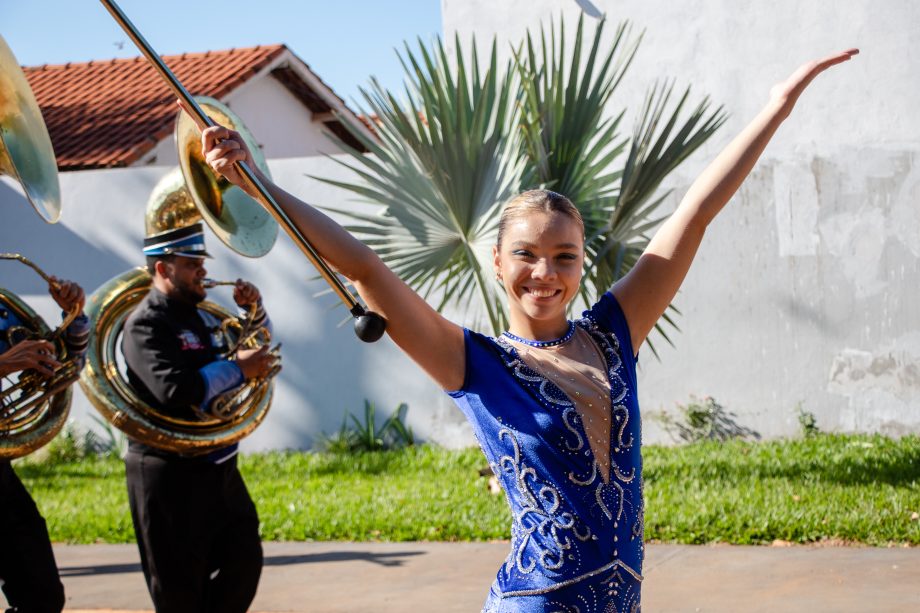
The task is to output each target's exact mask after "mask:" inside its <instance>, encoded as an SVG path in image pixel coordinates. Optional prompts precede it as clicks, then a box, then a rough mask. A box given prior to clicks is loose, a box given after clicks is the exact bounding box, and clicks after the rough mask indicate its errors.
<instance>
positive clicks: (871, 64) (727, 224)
mask: <svg viewBox="0 0 920 613" xmlns="http://www.w3.org/2000/svg"><path fill="white" fill-rule="evenodd" d="M441 5H442V16H443V23H444V36H445V41H447V43H448V45H449V46H450V47H452V46H453V40H454V38H453V37H454V32H455V31H456V32H459V33H460V38H461V40H463V41H468V40H469V39H470V36H471V35H472V34H475V36H476V39H477V40H478V41H479V43H480V45H483V44H484V43H487V42H489V41H490V40H491V39H492V37H493V36H494V37H496V39H497V40H498V45H499V47H498V48H499V51H500V53H501V54H502V56H503V57H505V58H507V57H508V54H509V52H510V51H509V50H510V47H511V43H513V42H516V41H518V40H519V39H520V37H521V35H522V34H523V32H524V31H525V29H526V28H528V27H531V28H533V27H537V26H538V25H539V23H540V22H541V20H543V21H547V20H548V19H549V18H550V17H551V16H552V17H556V18H558V16H559V15H560V14H561V15H563V16H564V18H565V19H566V21H567V23H569V24H570V25H574V23H575V20H576V19H577V17H578V15H579V13H581V12H582V11H584V12H585V14H586V15H588V21H589V23H590V22H592V21H594V20H595V19H596V17H597V16H599V15H601V14H604V13H606V14H607V16H608V19H609V21H610V22H612V23H610V24H608V34H609V32H610V31H612V30H613V27H612V26H613V25H615V24H616V23H617V22H619V21H620V20H622V19H629V20H630V21H631V22H632V24H633V26H634V28H635V29H636V31H639V30H642V29H644V30H645V36H644V40H643V42H642V45H641V47H640V50H639V54H638V57H637V58H636V61H635V62H634V64H633V66H632V68H631V69H630V72H629V74H628V75H627V77H626V80H625V81H624V83H623V85H622V87H621V89H620V90H619V93H618V95H617V100H616V102H615V104H616V107H615V108H616V109H619V108H620V107H622V106H627V107H631V108H633V109H634V110H635V109H637V108H638V106H639V105H640V104H641V101H642V99H643V96H644V93H645V91H646V89H647V88H648V87H649V85H650V84H651V83H652V82H653V81H654V80H655V79H657V78H664V77H668V78H674V79H675V80H676V82H677V85H678V88H682V87H683V86H685V85H692V87H693V90H692V91H693V93H694V94H695V95H697V96H701V95H703V94H708V95H710V96H712V98H713V99H714V100H715V102H716V103H718V104H723V105H725V108H726V110H727V111H728V112H729V113H730V114H731V116H730V118H729V121H728V122H727V124H726V125H725V126H724V127H723V128H722V130H721V131H720V132H719V133H718V134H717V135H716V136H715V137H714V138H713V139H712V140H711V142H710V144H708V145H707V146H706V148H705V149H704V150H701V151H699V152H697V153H696V154H695V155H694V156H693V157H692V158H691V159H690V160H689V161H688V162H687V163H686V164H685V165H684V166H683V167H681V168H680V169H679V170H678V171H677V172H676V173H675V174H674V175H672V178H671V180H670V181H669V185H668V186H669V187H672V188H674V190H675V195H674V196H672V197H671V198H669V200H668V202H667V203H666V207H671V208H673V207H674V206H675V205H676V203H677V199H678V198H679V195H680V194H682V193H683V192H684V191H685V190H686V188H687V187H688V186H689V184H690V183H691V182H692V180H693V177H694V176H695V175H696V173H697V172H699V170H701V169H702V167H703V166H704V165H705V163H706V162H707V161H708V160H709V159H711V158H712V157H713V156H714V154H715V152H716V151H717V150H718V149H719V148H721V147H722V146H724V145H725V144H726V143H727V142H728V140H729V139H730V138H731V137H732V136H733V135H734V134H735V133H737V132H738V131H739V130H740V129H741V127H742V126H743V125H744V123H745V122H746V121H747V120H749V119H750V118H751V117H752V116H753V115H754V114H755V113H756V112H757V111H758V110H759V108H760V106H761V105H762V104H763V102H764V101H765V100H766V96H767V92H768V91H769V88H770V86H771V85H772V84H773V83H774V82H776V81H777V80H779V79H781V78H783V77H785V76H786V75H787V74H789V73H790V72H791V71H792V70H793V69H794V68H795V67H796V66H797V65H798V64H799V63H801V62H802V61H805V60H808V59H811V58H813V57H820V56H821V55H824V54H827V53H829V52H832V51H837V50H841V49H845V48H847V47H851V46H858V47H860V48H861V50H862V53H861V55H860V56H858V57H857V58H856V59H855V60H854V61H853V62H851V63H849V64H847V65H845V66H841V67H838V68H837V69H836V70H834V71H832V72H829V73H828V74H825V75H822V76H821V77H820V78H819V80H818V81H816V82H815V83H814V84H813V86H812V87H811V88H810V89H809V91H808V92H807V93H806V94H805V96H804V97H803V98H802V100H801V101H800V104H799V107H798V108H797V109H796V111H795V113H794V114H793V116H792V118H791V119H790V120H789V121H788V122H787V123H786V125H784V126H783V127H782V128H781V129H780V131H779V133H778V134H777V136H776V137H775V139H774V141H773V142H772V143H771V144H770V146H769V147H768V149H767V151H766V153H765V154H764V156H763V158H762V160H761V162H760V163H759V164H758V165H757V167H756V168H755V170H754V172H753V174H752V175H751V177H750V178H749V179H748V181H747V182H746V183H745V184H744V186H743V187H742V188H741V190H740V191H739V193H738V194H737V195H736V197H735V198H734V199H733V201H732V202H731V203H730V204H729V206H728V208H727V209H726V211H725V212H724V213H723V214H722V215H721V216H720V217H719V218H718V219H717V220H716V221H715V222H714V223H713V224H712V226H711V229H710V230H709V232H708V233H707V237H706V240H705V242H704V245H703V247H702V249H701V251H700V253H699V255H698V256H697V259H696V262H695V264H694V266H693V269H692V270H691V272H690V275H689V277H688V278H687V280H686V282H685V283H684V286H683V289H682V290H681V292H680V294H679V295H678V297H677V299H676V301H675V303H676V305H677V306H678V307H679V308H680V310H681V311H682V315H681V316H680V317H679V324H680V327H681V332H680V333H677V334H675V335H673V339H674V344H675V347H674V348H670V347H667V346H664V347H663V348H662V351H661V361H660V362H658V361H656V360H655V358H654V357H653V356H652V355H651V354H650V353H649V352H648V351H647V350H643V352H642V354H641V364H642V366H641V374H640V399H641V402H642V405H643V407H644V409H645V411H646V413H648V412H654V411H659V410H662V409H663V410H673V409H674V406H675V403H683V402H686V401H687V400H688V399H689V398H690V396H691V395H697V396H705V395H711V396H713V397H715V398H716V399H717V400H718V401H719V402H721V403H722V404H724V405H725V406H726V407H727V408H728V409H729V410H731V411H734V412H735V413H737V414H738V416H739V421H740V422H741V423H743V424H745V425H748V426H750V427H753V428H755V429H756V430H758V431H760V432H761V433H762V434H764V435H768V436H776V435H790V434H794V433H796V431H797V430H798V423H797V419H796V407H797V406H801V407H802V408H804V409H805V410H808V411H812V412H814V413H815V414H816V415H817V418H818V425H819V427H821V428H823V429H828V430H847V431H848V430H861V431H866V430H868V431H882V432H888V433H903V432H909V431H910V432H917V431H918V430H920V247H918V244H920V243H918V239H920V166H918V162H920V117H918V114H917V113H916V112H915V110H914V107H915V105H916V101H917V100H918V99H920V73H918V72H917V70H916V67H917V66H918V65H920V48H918V44H917V43H918V42H920V30H918V25H920V4H918V3H916V2H912V1H910V0H893V1H890V2H884V3H879V2H869V1H867V0H846V1H845V2H836V3H811V2H799V1H796V0H777V1H773V2H765V1H755V2H744V3H738V2H729V1H727V0H725V1H722V0H707V1H705V2H703V1H693V2H679V3H675V2H667V1H665V0H642V1H639V0H617V1H615V2H614V1H613V0H595V1H593V2H591V1H589V0H568V1H564V2H558V1H552V2H551V1H548V0H526V1H524V0H517V1H512V0H509V1H507V2H490V1H486V0H462V1H461V0H442V3H441ZM611 112H613V109H611ZM631 119H632V117H631V116H630V115H627V121H626V124H625V125H626V126H627V129H629V128H631V125H632V124H631ZM661 345H663V343H659V346H661ZM645 434H646V440H647V441H648V440H661V438H662V437H663V433H662V432H661V431H660V429H659V428H657V427H656V424H655V423H654V421H652V420H649V419H646V421H645Z"/></svg>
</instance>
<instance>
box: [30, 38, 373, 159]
mask: <svg viewBox="0 0 920 613" xmlns="http://www.w3.org/2000/svg"><path fill="white" fill-rule="evenodd" d="M287 51H288V49H287V47H285V46H284V45H267V46H259V47H250V48H244V49H230V50H226V51H209V52H206V53H185V54H182V55H172V56H163V59H164V61H165V62H166V64H167V65H168V66H169V67H170V69H172V71H173V72H174V73H175V74H176V76H177V77H178V78H179V80H180V81H182V83H183V85H185V87H186V89H188V90H189V92H191V93H192V94H193V95H206V96H211V97H213V98H217V99H223V98H224V97H225V96H227V95H228V94H229V93H230V92H232V91H233V90H234V89H236V88H237V87H239V86H240V85H242V84H243V83H245V82H246V81H247V80H249V79H250V78H252V77H253V76H254V75H256V74H257V73H259V71H261V70H263V69H265V68H266V67H267V66H269V65H270V64H271V63H272V61H273V60H275V59H276V58H278V56H280V55H281V54H283V53H285V52H287ZM295 57H296V56H295ZM304 66H306V65H304ZM23 71H24V72H25V74H26V78H27V79H28V80H29V84H30V85H31V87H32V90H33V92H34V93H35V97H36V99H37V100H38V104H39V106H40V107H41V110H42V115H43V116H44V119H45V123H46V124H47V126H48V132H49V133H50V135H51V142H52V144H53V145H54V153H55V157H56V158H57V163H58V168H60V169H61V170H84V169H90V168H116V167H124V166H130V165H131V164H133V163H134V162H136V161H137V160H139V159H140V158H141V157H143V155H144V154H145V153H147V152H148V151H150V150H151V149H153V148H154V147H155V146H156V145H157V143H159V142H160V141H161V140H163V139H164V138H166V137H168V136H169V135H170V134H171V133H172V130H173V125H174V123H175V118H176V105H175V96H173V94H172V93H171V91H170V90H169V88H168V87H167V86H166V85H165V84H164V83H163V81H162V79H161V78H160V76H159V75H158V74H157V73H156V71H155V70H154V69H153V68H152V67H151V66H150V65H149V64H148V63H147V61H146V60H144V59H143V58H141V57H137V58H132V59H116V60H107V61H93V62H88V63H69V64H64V65H45V66H38V67H23ZM292 73H293V71H292V70H291V69H290V68H288V67H284V66H278V67H276V68H275V69H274V70H273V71H272V76H274V77H275V78H277V79H278V80H279V81H280V82H281V83H283V84H284V85H285V86H286V87H287V88H288V89H289V90H290V91H291V92H292V93H293V94H294V95H295V96H297V97H298V98H299V99H300V100H301V101H302V102H303V103H304V105H305V106H307V108H309V109H310V110H311V111H312V112H314V113H327V112H329V111H331V110H332V107H331V106H330V105H329V104H328V103H327V102H326V101H325V99H324V97H323V96H321V95H320V94H319V93H318V92H316V91H314V90H313V89H311V87H310V86H308V85H307V84H306V83H304V82H303V80H302V79H299V78H298V77H297V76H296V75H293V74H292ZM317 80H318V78H317ZM318 81H319V80H318ZM319 82H320V83H322V82H321V81H319ZM323 85H325V84H323ZM329 93H331V90H329ZM333 95H334V94H333ZM336 99H337V100H339V101H341V99H339V98H338V97H336ZM342 105H343V106H344V103H342ZM326 126H327V127H328V128H329V129H330V130H332V131H333V132H336V133H338V134H339V135H340V136H342V134H344V135H345V136H346V137H348V138H350V135H349V134H347V131H346V130H345V129H344V127H343V126H342V125H341V123H340V122H338V121H328V122H326ZM352 140H353V139H352ZM355 142H357V141H355ZM350 144H351V143H350ZM353 146H354V145H353ZM359 147H360V146H359Z"/></svg>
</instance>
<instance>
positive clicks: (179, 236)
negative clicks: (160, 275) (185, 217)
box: [144, 222, 211, 258]
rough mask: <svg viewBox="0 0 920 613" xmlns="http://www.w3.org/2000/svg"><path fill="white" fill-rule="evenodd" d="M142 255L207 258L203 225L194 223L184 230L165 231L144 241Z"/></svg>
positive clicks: (208, 254) (209, 255) (208, 255)
mask: <svg viewBox="0 0 920 613" xmlns="http://www.w3.org/2000/svg"><path fill="white" fill-rule="evenodd" d="M144 255H147V256H157V255H181V256H184V257H189V258H209V257H211V254H210V253H208V252H207V250H205V247H204V225H202V223H201V222H198V223H194V224H192V225H190V226H185V227H184V228H176V229H175V230H167V231H166V232H160V233H159V234H153V235H151V236H148V237H147V238H145V239H144Z"/></svg>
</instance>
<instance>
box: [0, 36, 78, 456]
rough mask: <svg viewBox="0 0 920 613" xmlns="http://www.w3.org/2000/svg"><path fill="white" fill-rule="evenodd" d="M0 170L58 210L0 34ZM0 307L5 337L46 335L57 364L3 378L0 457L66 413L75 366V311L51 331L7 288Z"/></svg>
mask: <svg viewBox="0 0 920 613" xmlns="http://www.w3.org/2000/svg"><path fill="white" fill-rule="evenodd" d="M0 174H5V175H7V176H9V177H11V178H13V179H15V180H16V181H17V182H18V183H19V185H20V186H21V187H22V190H23V193H24V195H25V197H26V199H27V200H28V201H29V202H30V203H31V205H32V207H33V208H34V209H35V211H36V212H37V213H38V214H39V216H41V218H42V219H44V220H45V221H46V222H48V223H55V222H57V220H58V219H59V218H60V216H61V189H60V185H59V183H58V176H57V162H56V161H55V157H54V149H53V148H52V146H51V138H50V136H49V135H48V128H47V127H46V126H45V122H44V121H43V119H42V114H41V110H40V109H39V107H38V102H36V100H35V95H34V94H33V93H32V88H30V87H29V83H28V81H27V80H26V77H25V75H24V74H23V72H22V69H21V68H20V67H19V62H17V61H16V57H15V56H14V55H13V52H12V51H10V48H9V46H7V44H6V41H5V40H4V39H3V37H2V36H0ZM0 259H5V260H13V259H15V260H18V261H20V262H21V263H23V264H26V265H28V266H30V267H32V268H33V269H34V270H35V271H36V272H37V273H38V274H39V275H41V276H42V277H43V278H44V279H45V280H46V281H49V283H50V282H51V280H50V278H49V277H48V275H46V274H45V273H44V272H43V271H42V270H41V269H40V268H38V267H37V266H36V265H35V264H33V263H32V262H31V261H29V260H28V259H26V258H25V257H23V256H21V255H19V254H5V253H4V254H0ZM0 310H3V311H6V312H7V313H12V314H13V315H15V316H16V319H18V320H19V321H20V322H21V325H19V326H15V327H13V328H9V329H7V330H6V331H4V336H5V338H4V340H5V341H6V344H7V345H9V346H12V345H14V344H16V343H17V342H20V341H22V340H27V339H44V340H48V341H51V343H52V345H54V348H55V357H56V358H57V360H58V361H59V362H61V364H62V366H61V368H59V369H58V370H57V371H56V372H55V373H54V374H53V375H52V376H50V377H43V376H41V375H39V374H38V373H35V372H32V371H23V372H20V373H15V374H13V375H11V376H9V377H5V378H4V380H3V382H2V384H0V459H4V460H9V459H13V458H18V457H21V456H24V455H28V454H30V453H32V452H33V451H35V450H36V449H39V448H41V447H42V446H44V445H45V444H46V443H48V442H49V441H51V439H53V438H54V437H55V436H56V435H57V433H58V432H60V430H61V428H62V427H63V426H64V423H65V421H66V420H67V415H68V413H69V411H70V398H71V391H72V390H71V387H70V386H71V384H72V383H73V382H74V381H76V379H77V377H78V374H79V369H80V365H79V363H78V361H77V360H76V359H75V358H74V357H73V356H70V355H68V353H67V347H66V345H65V343H64V342H63V339H62V338H61V332H62V331H63V330H64V329H65V328H66V327H67V325H68V324H69V323H70V322H71V321H72V320H73V318H74V317H75V316H76V315H77V314H78V310H76V309H75V310H74V312H73V313H69V314H68V316H67V317H65V319H64V322H63V323H62V324H61V326H60V327H59V328H57V329H56V330H51V328H50V327H49V326H48V325H47V324H46V323H45V322H44V320H43V319H42V318H41V317H39V316H38V314H36V312H35V311H34V310H33V309H32V308H31V307H30V306H29V305H28V304H27V303H26V302H25V301H24V300H22V299H21V298H20V297H19V296H17V295H16V294H14V293H13V292H11V291H9V290H7V289H4V288H0Z"/></svg>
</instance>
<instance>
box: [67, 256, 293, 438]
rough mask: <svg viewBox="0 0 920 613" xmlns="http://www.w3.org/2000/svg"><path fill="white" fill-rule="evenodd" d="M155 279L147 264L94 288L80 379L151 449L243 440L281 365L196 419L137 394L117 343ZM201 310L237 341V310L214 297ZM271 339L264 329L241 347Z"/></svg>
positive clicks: (105, 411)
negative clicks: (88, 339)
mask: <svg viewBox="0 0 920 613" xmlns="http://www.w3.org/2000/svg"><path fill="white" fill-rule="evenodd" d="M151 283H152V279H151V277H150V273H148V272H147V269H146V268H134V269H132V270H129V271H126V272H124V273H122V274H120V275H118V276H116V277H114V278H113V279H111V280H110V281H108V282H107V283H105V284H104V285H102V286H101V287H100V288H99V289H97V290H96V291H95V292H93V295H92V296H91V297H90V299H89V301H88V302H87V308H86V314H87V316H88V317H89V318H90V321H91V322H92V324H93V331H92V332H93V336H94V338H93V340H92V341H91V342H90V350H89V352H88V354H87V360H86V368H85V369H84V371H83V374H82V376H81V377H80V386H81V387H82V388H83V392H84V393H85V394H86V396H87V397H88V398H89V399H90V401H91V402H92V403H93V406H95V407H96V409H97V410H98V411H99V412H100V413H101V414H102V415H103V417H105V419H106V420H107V421H109V423H111V424H112V425H113V426H115V427H116V428H118V429H119V430H121V431H123V432H124V433H125V434H127V435H128V436H130V437H131V438H133V439H135V440H139V441H141V442H143V443H145V444H147V445H150V446H151V447H156V448H158V449H164V450H167V451H173V452H176V453H183V454H189V455H195V454H200V453H207V452H208V451H212V450H214V449H218V448H220V447H225V446H227V445H229V444H231V443H235V442H237V441H239V440H240V439H242V438H243V437H245V436H247V435H248V434H249V433H251V432H252V431H253V430H255V429H256V427H258V425H259V424H260V423H262V420H263V419H265V416H266V415H267V413H268V408H269V405H270V404H271V397H272V391H273V384H272V379H273V377H274V376H275V375H276V374H277V373H278V371H279V370H280V365H276V366H275V369H274V370H273V371H272V372H271V373H270V375H269V376H268V377H265V378H258V379H250V380H248V381H247V382H246V383H245V384H244V385H243V386H242V387H240V388H237V389H236V390H232V392H233V398H232V400H233V402H230V403H227V402H226V401H225V402H222V403H221V402H218V404H221V405H223V406H221V408H220V410H219V411H218V412H216V413H213V412H212V413H205V412H204V411H198V412H197V415H198V419H197V420H185V419H179V418H175V417H171V416H167V415H164V414H162V413H160V412H158V411H155V410H154V409H153V408H151V407H149V406H148V405H147V404H145V403H144V402H143V401H141V400H140V399H139V398H138V396H137V394H136V392H135V391H134V390H133V389H132V388H131V386H130V385H129V384H128V381H127V379H126V378H125V376H124V375H123V374H122V373H121V372H120V369H119V365H118V356H119V354H120V350H119V348H118V345H119V342H120V339H121V331H122V329H123V328H124V324H125V320H126V319H127V318H128V316H129V315H130V314H131V311H133V310H134V308H135V307H136V306H137V304H138V303H139V302H140V301H141V300H143V298H144V296H146V295H147V292H148V291H149V290H150V285H151ZM198 308H199V309H201V310H204V311H206V312H208V313H210V314H211V315H213V316H214V317H216V318H218V319H220V320H221V329H222V330H223V331H224V332H225V333H226V334H227V336H228V344H229V345H234V344H236V341H237V339H238V338H239V336H240V328H241V327H240V326H239V324H238V322H237V318H236V317H235V316H234V315H233V314H232V313H230V312H229V311H228V310H226V309H224V308H223V307H221V306H219V305H217V304H215V303H213V302H210V301H204V302H202V303H201V304H199V305H198ZM270 341H271V336H270V334H269V332H268V331H267V330H265V329H264V328H262V329H259V330H257V331H256V332H255V333H254V334H251V335H249V336H248V337H246V338H243V339H242V346H243V347H244V348H250V347H258V346H260V345H262V344H267V343H269V342H270ZM219 400H223V399H219Z"/></svg>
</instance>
